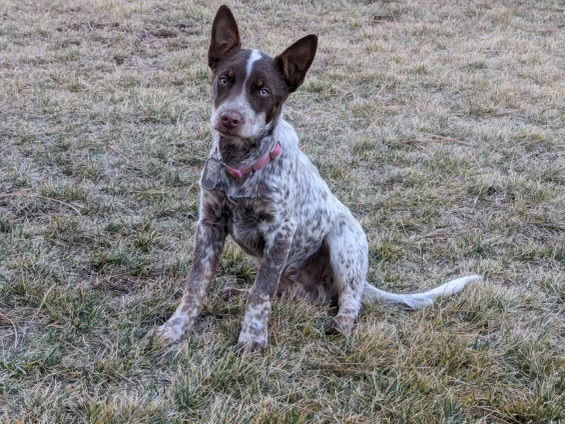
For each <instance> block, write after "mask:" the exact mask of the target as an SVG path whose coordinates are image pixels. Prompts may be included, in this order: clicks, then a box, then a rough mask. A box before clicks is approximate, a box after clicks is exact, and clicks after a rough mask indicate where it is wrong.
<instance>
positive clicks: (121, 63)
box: [0, 0, 565, 423]
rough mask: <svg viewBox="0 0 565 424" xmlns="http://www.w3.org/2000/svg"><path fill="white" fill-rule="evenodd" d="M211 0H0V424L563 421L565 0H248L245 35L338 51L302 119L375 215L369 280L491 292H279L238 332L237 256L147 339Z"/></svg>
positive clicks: (352, 201) (158, 297) (187, 170)
mask: <svg viewBox="0 0 565 424" xmlns="http://www.w3.org/2000/svg"><path fill="white" fill-rule="evenodd" d="M217 5H218V4H214V5H212V6H211V5H208V2H204V1H200V2H192V1H176V2H175V1H169V0H160V1H156V0H155V1H144V2H126V1H119V0H116V1H110V0H97V1H93V2H79V1H62V0H57V1H50V2H32V1H27V0H26V1H19V0H3V1H2V2H1V4H0V152H1V155H0V346H1V350H0V420H1V421H3V422H22V423H24V422H25V423H40V422H92V423H94V422H96V423H119V422H123V423H125V422H135V423H141V422H143V423H145V422H156V423H161V422H162V423H165V422H210V423H224V422H231V423H244V422H254V423H305V422H327V423H343V422H347V423H377V422H390V423H401V422H405V423H435V422H438V423H439V422H443V423H448V422H449V423H462V422H477V423H478V422H480V423H490V422H500V423H530V422H531V423H542V422H544V423H548V422H559V421H560V420H563V419H565V417H564V409H563V404H564V398H563V392H564V388H565V387H564V375H565V373H564V365H565V361H564V356H563V347H564V337H563V335H564V334H565V328H564V325H563V317H564V308H563V301H564V298H565V296H564V285H563V281H564V274H563V261H564V248H563V246H564V244H565V240H564V223H563V216H564V210H563V200H564V196H563V194H564V191H563V183H564V179H563V141H564V139H565V131H564V115H565V107H564V94H565V86H564V81H565V78H564V64H565V62H564V55H563V52H564V51H565V43H564V41H565V37H564V34H565V31H564V30H563V28H564V25H565V20H564V18H563V12H564V9H563V4H562V3H559V2H558V1H529V2H518V1H515V2H511V1H504V2H490V1H470V2H468V1H461V2H457V3H456V2H443V1H426V2H416V1H412V2H411V1H386V2H371V1H363V2H357V1H355V2H353V1H349V2H347V1H337V2H333V1H322V2H297V3H291V2H283V1H272V0H267V1H264V2H243V3H241V4H238V3H231V4H230V5H231V6H232V7H233V9H234V11H235V14H236V16H237V17H238V19H239V22H240V26H241V32H242V35H243V37H244V40H245V41H246V43H247V45H248V46H258V47H260V48H262V49H263V50H265V51H267V52H269V53H271V54H274V53H277V52H280V51H281V50H282V49H283V48H284V47H286V46H287V45H288V44H289V43H290V42H291V41H292V40H294V39H296V38H298V37H299V36H302V35H304V34H306V33H309V32H315V33H318V34H319V35H320V40H321V44H320V50H319V53H318V57H317V59H316V61H315V63H314V66H313V69H312V72H311V74H310V76H309V78H308V79H307V82H306V83H305V85H304V87H303V88H301V89H300V90H299V92H297V93H296V94H295V95H294V97H293V98H291V99H290V101H289V104H288V108H287V116H288V118H289V120H290V121H291V122H292V123H293V124H294V125H295V127H296V128H297V130H298V132H299V134H301V137H302V147H303V149H304V151H305V152H306V153H307V154H308V155H309V156H310V157H311V158H312V160H313V161H314V162H315V163H316V164H317V165H318V167H319V168H320V171H321V173H322V175H323V176H324V178H326V180H327V181H328V182H329V184H330V186H331V187H332V189H333V190H334V191H335V192H336V193H337V195H338V196H339V197H340V198H342V199H343V201H344V202H345V203H346V204H347V205H349V206H350V207H351V209H352V210H353V212H354V213H355V215H356V216H357V217H358V218H359V219H360V220H361V221H362V224H363V226H364V228H365V230H366V231H367V234H368V237H369V240H370V243H371V251H370V253H371V264H372V267H371V278H372V280H373V281H375V282H376V283H377V284H378V285H379V286H381V287H384V288H387V289H391V290H395V291H403V290H413V289H416V288H426V287H431V286H434V285H436V284H438V283H439V282H440V281H443V280H445V279H446V278H448V277H452V276H456V275H460V274H463V273H466V272H478V273H482V274H484V275H486V277H487V283H486V284H484V285H478V286H476V287H472V288H471V289H469V290H467V291H466V292H465V293H464V294H462V295H461V296H459V297H456V298H452V299H446V300H444V301H442V302H441V303H440V304H439V305H437V306H436V307H434V308H431V309H428V310H424V311H420V312H416V313H408V312H405V311H401V310H397V309H395V308H392V307H387V306H383V305H379V304H377V305H373V306H371V307H369V308H366V309H365V310H364V311H363V314H362V317H361V319H360V323H359V326H358V328H357V330H356V331H355V333H354V334H353V336H352V337H351V339H350V340H344V339H342V338H332V337H328V336H325V335H324V334H323V333H322V331H321V328H322V324H323V322H324V321H325V320H326V319H327V317H328V316H329V314H330V313H331V312H330V311H328V310H327V309H326V308H323V307H319V306H315V305H311V304H307V303H300V302H298V303H296V302H290V301H285V300H280V301H278V302H277V304H276V305H275V307H274V313H273V319H272V333H271V334H272V347H271V349H270V350H269V352H268V353H267V354H266V355H265V356H263V357H258V358H241V357H239V356H238V355H237V353H236V351H235V349H234V345H235V342H236V337H237V330H238V326H239V321H240V317H241V314H242V306H243V300H232V301H227V302H226V301H225V300H223V299H221V298H220V296H219V291H220V290H221V288H222V287H225V286H226V285H228V284H229V285H233V284H235V285H241V286H243V285H248V284H249V283H250V282H252V281H253V275H254V270H253V268H252V267H251V265H250V262H249V261H248V260H247V259H246V258H245V257H244V256H243V255H242V254H241V252H239V251H238V250H237V249H236V248H235V247H234V246H230V247H229V249H228V251H227V252H226V254H225V257H224V261H223V263H222V268H221V272H220V275H219V276H218V278H217V279H216V283H215V284H214V285H213V288H212V292H211V294H210V297H209V300H208V303H207V305H206V307H205V310H204V312H203V314H202V317H201V318H200V319H199V321H198V326H197V328H196V330H195V332H194V334H193V335H192V336H191V337H190V339H189V340H188V341H187V342H185V343H182V344H179V345H176V346H173V347H171V348H169V349H166V350H160V349H157V348H155V347H153V346H152V345H151V344H147V343H145V342H144V341H143V337H144V336H145V335H146V334H147V333H148V332H150V331H151V330H152V329H153V328H154V326H155V325H157V324H160V323H162V322H163V321H164V319H165V318H166V317H167V316H168V315H169V314H170V313H171V311H172V310H173V308H174V306H175V304H176V302H177V300H176V299H178V297H179V295H180V293H181V288H182V280H183V278H184V277H185V276H186V274H187V268H188V266H189V263H190V250H191V238H192V231H193V230H192V224H193V223H194V220H195V217H196V214H197V202H198V195H197V191H198V189H197V186H196V185H195V183H196V180H197V177H198V173H199V170H200V167H201V166H202V163H203V160H204V158H205V156H206V154H207V146H208V145H209V142H210V136H211V134H210V130H209V128H208V111H209V106H208V104H209V103H208V102H209V74H208V70H207V68H206V65H205V52H206V48H207V42H208V34H209V29H210V24H211V19H212V17H213V14H214V13H215V10H216V7H217Z"/></svg>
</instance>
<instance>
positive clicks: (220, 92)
mask: <svg viewBox="0 0 565 424" xmlns="http://www.w3.org/2000/svg"><path fill="white" fill-rule="evenodd" d="M317 40H318V39H317V36H315V35H307V36H306V37H304V38H301V39H300V40H298V41H297V42H295V43H294V44H292V45H291V46H290V47H289V48H287V49H286V50H285V51H284V52H283V53H282V54H280V55H278V56H276V57H275V58H271V57H269V56H267V55H266V54H265V53H262V52H260V51H258V50H254V49H253V50H252V49H243V48H242V47H241V42H240V38H239V31H238V28H237V24H236V21H235V18H234V16H233V14H232V12H231V11H230V9H229V8H228V7H227V6H221V7H220V8H219V10H218V12H217V14H216V17H215V19H214V23H213V26H212V40H211V43H210V49H209V51H208V64H209V65H210V68H211V69H212V72H213V82H212V87H213V107H212V118H211V124H212V128H213V130H214V139H213V145H212V149H211V150H210V155H209V158H208V161H207V164H206V167H205V169H204V171H203V174H202V179H201V186H202V189H201V195H200V217H199V221H198V225H197V231H196V235H195V246H194V258H193V262H192V268H191V271H190V275H189V277H188V281H187V284H186V289H185V293H184V297H183V299H182V302H181V304H180V305H179V306H178V308H177V310H176V311H175V313H174V314H173V316H172V317H171V318H170V319H169V320H168V321H167V322H166V323H165V324H163V325H162V326H161V327H159V330H158V334H159V335H160V336H161V337H162V338H164V339H166V340H170V341H175V340H179V339H181V338H182V337H183V335H184V334H185V332H186V331H187V330H188V329H189V328H191V327H192V325H193V324H194V320H195V319H196V317H197V315H198V314H199V312H200V310H201V308H202V303H203V301H204V298H205V296H206V290H207V287H208V284H209V283H210V281H211V280H212V279H213V277H214V274H215V272H216V268H217V265H218V261H219V259H220V254H221V252H222V249H223V246H224V241H225V239H226V237H227V235H228V234H229V235H230V236H231V237H232V238H233V239H234V240H235V242H236V243H237V244H238V245H239V246H240V247H241V248H242V249H243V250H244V251H245V252H247V253H248V254H250V255H252V256H254V257H255V258H257V262H258V263H259V268H258V273H257V277H256V281H255V284H254V286H253V287H252V289H251V291H250V293H249V298H248V301H247V307H246V311H245V315H244V318H243V323H242V328H241V332H240V334H239V343H240V344H241V346H242V347H243V348H244V349H245V350H246V351H253V350H257V349H263V348H265V347H266V346H267V342H268V332H267V328H268V320H269V315H270V311H271V301H272V299H273V296H274V295H275V293H276V292H277V287H278V288H279V290H285V291H291V292H293V293H294V294H301V295H305V296H308V297H310V298H312V299H316V300H320V301H326V302H337V304H338V306H339V309H338V313H337V316H336V317H335V318H334V319H333V321H332V323H331V325H330V327H329V329H331V330H332V331H337V332H339V333H342V334H344V335H346V336H347V335H349V334H350V333H351V331H352V329H353V326H354V323H355V320H356V319H357V317H358V315H359V311H360V308H361V304H362V302H371V301H375V300H377V299H381V300H385V301H390V302H396V303H400V304H403V305H405V306H407V307H409V308H418V307H421V306H425V305H429V304H432V303H433V301H434V299H435V298H437V297H438V296H442V295H449V294H453V293H456V292H458V291H460V290H462V289H463V287H464V286H465V285H466V284H467V283H469V282H471V281H476V280H479V279H480V278H481V277H480V276H477V275H473V276H468V277H462V278H459V279H456V280H453V281H450V282H448V283H445V284H444V285H442V286H440V287H437V288H435V289H432V290H429V291H427V292H424V293H416V294H404V295H401V294H393V293H388V292H385V291H382V290H379V289H377V288H376V287H374V286H373V285H371V284H370V283H368V282H367V280H366V276H367V269H368V244H367V239H366V237H365V233H364V232H363V229H362V228H361V225H360V224H359V222H358V221H357V220H356V219H355V218H354V217H353V215H352V214H351V212H350V211H349V209H348V208H347V207H345V206H344V205H343V204H342V203H341V202H340V201H339V200H338V199H337V198H336V197H335V196H334V195H333V194H332V193H331V191H330V190H329V188H328V186H327V185H326V183H325V182H324V180H323V179H322V178H321V177H320V175H319V174H318V171H317V170H316V168H315V167H314V165H313V164H312V163H311V162H310V161H309V160H308V158H307V157H306V156H305V155H304V154H303V153H302V152H301V151H300V149H299V147H298V137H297V135H296V133H295V131H294V129H293V128H292V126H291V125H290V124H289V123H288V122H286V121H285V120H284V118H283V104H284V102H285V100H286V99H287V97H288V96H289V94H290V93H292V92H293V91H295V90H296V89H297V88H298V87H299V86H300V85H301V84H302V82H303V81H304V77H305V76H306V72H307V71H308V69H309V68H310V65H311V64H312V61H313V60H314V55H315V54H316V47H317Z"/></svg>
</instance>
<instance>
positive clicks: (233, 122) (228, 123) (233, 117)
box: [220, 110, 243, 130]
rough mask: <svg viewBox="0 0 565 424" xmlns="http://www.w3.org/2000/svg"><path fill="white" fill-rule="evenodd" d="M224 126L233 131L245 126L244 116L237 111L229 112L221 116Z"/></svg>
mask: <svg viewBox="0 0 565 424" xmlns="http://www.w3.org/2000/svg"><path fill="white" fill-rule="evenodd" d="M220 121H221V122H222V126H224V127H225V128H226V129H228V130H233V129H235V128H237V127H239V126H240V125H242V124H243V116H242V115H241V113H239V112H237V111H235V110H227V111H225V112H223V113H222V114H221V115H220Z"/></svg>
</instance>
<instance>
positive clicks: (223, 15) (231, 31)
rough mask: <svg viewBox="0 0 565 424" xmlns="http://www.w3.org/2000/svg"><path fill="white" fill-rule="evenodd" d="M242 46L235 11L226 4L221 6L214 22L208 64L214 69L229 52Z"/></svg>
mask: <svg viewBox="0 0 565 424" xmlns="http://www.w3.org/2000/svg"><path fill="white" fill-rule="evenodd" d="M240 47H241V41H240V40H239V31H238V30H237V23H236V22H235V18H234V17H233V13H231V10H230V8H229V7H227V6H226V5H225V4H224V5H222V6H220V8H219V9H218V12H217V13H216V17H215V18H214V23H213V24H212V40H211V41H210V48H209V49H208V65H209V66H210V68H212V70H214V69H215V68H216V66H217V65H218V62H219V61H220V59H221V58H222V57H224V56H225V55H226V54H227V53H228V52H230V51H232V50H233V49H238V48H240Z"/></svg>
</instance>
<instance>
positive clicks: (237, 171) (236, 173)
mask: <svg viewBox="0 0 565 424" xmlns="http://www.w3.org/2000/svg"><path fill="white" fill-rule="evenodd" d="M281 154H282V146H281V144H280V143H277V144H275V147H273V150H271V151H270V152H269V153H267V154H266V155H265V156H263V157H262V158H261V159H259V160H258V161H257V162H255V165H253V166H248V167H246V168H232V167H231V166H227V165H224V166H225V167H226V170H227V171H228V172H229V174H230V175H231V176H232V177H234V178H238V179H242V178H243V177H245V176H247V175H249V174H251V173H253V172H255V171H258V170H259V169H261V168H263V167H264V166H267V165H268V164H269V163H270V162H271V161H273V160H275V159H276V158H278V157H279V156H280V155H281Z"/></svg>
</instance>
